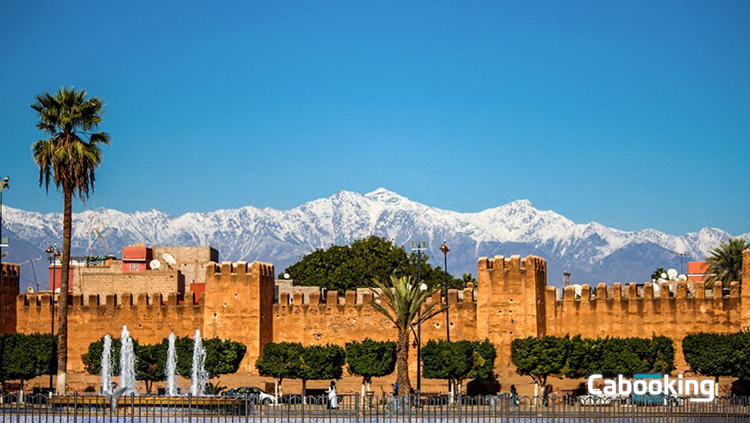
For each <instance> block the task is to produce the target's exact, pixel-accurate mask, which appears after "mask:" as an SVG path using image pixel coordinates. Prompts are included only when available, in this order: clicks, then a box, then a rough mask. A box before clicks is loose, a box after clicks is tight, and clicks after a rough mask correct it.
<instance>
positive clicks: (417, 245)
mask: <svg viewBox="0 0 750 423" xmlns="http://www.w3.org/2000/svg"><path fill="white" fill-rule="evenodd" d="M410 244H411V249H412V251H416V252H417V286H419V290H420V291H422V292H424V291H426V290H427V285H425V284H423V283H422V251H424V250H426V249H427V242H425V241H417V242H414V241H412V242H411V243H410ZM418 313H419V318H418V319H419V323H418V324H417V339H416V341H417V394H419V393H420V392H422V355H421V354H422V319H421V317H422V307H419V312H418Z"/></svg>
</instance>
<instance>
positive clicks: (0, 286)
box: [0, 176, 10, 333]
mask: <svg viewBox="0 0 750 423" xmlns="http://www.w3.org/2000/svg"><path fill="white" fill-rule="evenodd" d="M9 188H10V185H9V184H8V177H7V176H3V181H2V182H0V315H2V318H1V319H0V333H2V332H3V324H4V323H5V313H4V309H5V304H3V297H4V295H3V293H4V292H5V283H4V281H3V277H2V272H3V270H2V269H3V247H7V246H8V238H7V237H3V191H5V190H6V189H9Z"/></svg>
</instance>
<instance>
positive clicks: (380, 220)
mask: <svg viewBox="0 0 750 423" xmlns="http://www.w3.org/2000/svg"><path fill="white" fill-rule="evenodd" d="M3 210H4V211H3V227H4V230H3V235H6V236H9V238H10V248H9V249H8V250H7V251H8V256H7V258H4V259H3V260H4V261H13V262H16V263H22V269H21V274H22V286H23V287H24V288H23V289H25V287H28V286H34V284H35V283H39V284H41V285H42V286H45V284H46V272H45V267H46V258H45V257H44V256H45V254H44V249H45V248H46V247H47V246H48V245H58V246H59V245H61V239H62V214H59V213H47V214H45V213H37V212H32V211H24V210H20V209H15V208H11V207H7V206H5V207H4V209H3ZM73 228H74V232H73V254H74V255H84V254H86V253H87V252H88V251H95V252H96V254H98V255H104V254H115V255H117V256H118V257H119V256H120V254H121V249H122V247H123V246H124V245H129V244H132V243H146V244H147V245H185V246H190V245H210V246H213V247H214V248H216V249H217V250H218V251H219V254H220V257H221V259H222V260H233V261H237V260H245V261H248V262H250V261H253V260H261V261H267V262H271V263H274V264H275V266H276V271H277V273H281V272H283V270H284V269H285V268H286V267H287V266H289V265H291V264H293V263H294V262H296V261H298V260H299V259H300V258H301V257H302V256H303V255H305V254H307V253H309V252H311V251H313V250H315V249H317V248H327V247H329V246H331V245H334V244H337V245H343V244H348V243H350V242H352V241H353V240H356V239H359V238H363V237H366V236H368V235H377V236H381V237H385V238H388V239H391V240H393V241H394V242H395V243H396V244H398V245H406V246H407V248H408V245H409V241H411V240H422V241H427V242H428V244H429V249H428V251H427V254H428V255H429V257H430V261H431V262H432V263H434V264H437V265H442V261H443V257H442V253H441V252H440V251H439V246H440V244H441V243H442V242H443V240H445V241H446V242H447V244H448V246H449V247H450V253H449V254H448V270H449V271H450V272H451V273H453V274H456V275H461V274H462V273H472V274H474V275H476V262H477V258H478V257H482V256H489V257H492V256H495V255H498V254H501V255H506V256H508V255H512V254H520V255H522V256H525V255H527V254H535V255H538V256H541V257H544V258H545V259H547V261H548V283H549V284H551V285H556V286H560V285H561V284H562V272H563V271H564V270H568V271H570V272H571V273H572V278H571V279H572V282H573V283H588V284H596V283H599V282H608V283H612V282H630V281H645V280H648V279H649V277H650V274H651V272H652V271H653V270H654V269H656V268H657V267H664V268H670V267H673V268H675V269H677V270H678V271H679V270H681V259H682V260H683V261H684V267H685V269H686V268H687V261H689V260H703V259H704V258H705V257H706V255H707V254H708V253H709V252H710V250H711V249H713V248H715V247H716V246H718V245H719V244H720V243H721V242H724V241H726V240H728V239H729V238H731V237H732V235H730V234H729V233H727V232H725V231H723V230H721V229H717V228H703V229H701V230H699V231H697V232H690V233H686V234H684V235H681V236H673V235H668V234H665V233H663V232H660V231H658V230H654V229H644V230H640V231H623V230H618V229H614V228H609V227H606V226H604V225H601V224H599V223H596V222H591V223H584V224H580V223H575V222H573V221H571V220H570V219H567V218H565V217H564V216H562V215H560V214H558V213H555V212H553V211H549V210H538V209H536V208H535V207H534V206H533V205H532V204H531V202H530V201H528V200H518V201H514V202H511V203H508V204H505V205H502V206H500V207H496V208H491V209H487V210H484V211H480V212H477V213H460V212H455V211H450V210H442V209H439V208H435V207H431V206H427V205H424V204H421V203H418V202H415V201H411V200H409V199H408V198H405V197H403V196H401V195H399V194H397V193H394V192H392V191H388V190H386V189H384V188H379V189H377V190H375V191H373V192H370V193H367V194H360V193H356V192H351V191H340V192H337V193H336V194H334V195H332V196H330V197H328V198H321V199H318V200H314V201H310V202H307V203H304V204H302V205H300V206H298V207H295V208H293V209H290V210H276V209H271V208H263V209H260V208H256V207H250V206H248V207H242V208H238V209H227V210H216V211H212V212H207V213H186V214H183V215H181V216H171V215H168V214H165V213H162V212H160V211H157V210H149V211H144V212H134V213H123V212H119V211H117V210H112V209H96V210H86V211H84V212H82V213H76V214H74V216H73ZM97 232H98V233H99V234H100V235H101V236H97V235H96V233H97ZM738 236H740V237H743V238H745V239H747V240H750V233H746V234H741V235H738ZM680 254H682V256H681V255H680ZM30 265H33V266H30Z"/></svg>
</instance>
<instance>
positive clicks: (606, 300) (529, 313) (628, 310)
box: [2, 250, 750, 384]
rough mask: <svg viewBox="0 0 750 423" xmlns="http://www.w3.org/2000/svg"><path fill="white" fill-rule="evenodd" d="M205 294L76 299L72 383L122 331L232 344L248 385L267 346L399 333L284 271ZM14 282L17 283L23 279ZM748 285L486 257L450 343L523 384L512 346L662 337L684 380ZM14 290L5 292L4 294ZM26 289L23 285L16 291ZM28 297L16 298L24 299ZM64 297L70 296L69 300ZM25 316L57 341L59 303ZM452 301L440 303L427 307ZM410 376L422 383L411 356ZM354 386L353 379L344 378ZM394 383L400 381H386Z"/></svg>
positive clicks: (748, 278)
mask: <svg viewBox="0 0 750 423" xmlns="http://www.w3.org/2000/svg"><path fill="white" fill-rule="evenodd" d="M205 269H206V270H205V272H206V274H205V291H202V293H201V294H200V296H198V295H197V294H195V293H194V292H189V293H174V294H169V295H163V294H161V293H154V294H147V293H139V294H137V295H132V294H110V295H71V296H70V306H69V307H70V308H69V320H70V325H69V332H68V333H69V341H68V348H69V351H70V355H69V374H70V380H71V383H72V384H75V383H76V380H77V379H78V380H80V379H81V378H82V377H83V375H84V368H83V363H82V362H81V354H83V353H84V352H86V350H87V348H88V345H89V344H90V343H91V342H94V341H96V340H98V339H101V338H102V336H104V334H107V333H109V334H111V335H113V336H115V337H117V336H119V333H120V330H121V328H122V326H123V325H127V326H128V329H129V330H130V332H131V335H132V336H133V337H134V338H136V339H137V340H138V341H139V342H141V343H155V342H160V341H161V340H162V339H163V338H165V337H166V336H167V335H168V334H169V333H170V332H174V333H175V334H176V335H178V336H193V334H194V332H195V330H196V329H201V332H202V334H203V336H204V337H220V338H230V339H233V340H235V341H239V342H242V343H244V344H245V345H246V346H247V348H248V349H247V355H246V357H245V359H244V361H243V363H242V365H241V368H240V376H241V375H246V376H247V377H252V376H256V375H257V372H256V370H255V367H254V363H255V360H256V358H257V357H258V355H259V354H260V352H261V350H262V348H263V345H265V344H266V343H268V342H281V341H290V342H301V343H303V344H306V345H310V344H325V343H333V344H338V345H342V346H343V345H344V344H345V343H346V342H348V341H351V340H361V339H364V338H366V337H369V338H373V339H376V340H385V339H390V340H395V338H396V334H395V331H394V330H393V329H392V328H391V326H390V323H389V322H387V321H386V319H385V318H384V317H382V316H381V315H380V314H378V313H377V312H376V311H375V310H374V309H373V308H372V307H371V306H370V303H371V302H373V301H377V298H373V295H372V293H369V292H364V293H363V292H362V291H360V293H359V294H358V293H357V292H355V291H347V292H336V291H328V292H325V293H324V295H321V294H320V293H317V292H313V293H311V294H309V295H306V296H305V295H303V294H302V293H294V294H293V295H290V294H289V293H285V292H283V293H280V294H279V295H278V299H277V300H274V267H273V265H271V264H265V263H258V262H255V263H252V264H247V263H244V262H238V263H229V262H223V263H221V264H220V265H219V264H216V263H209V264H207V265H206V266H205ZM14 272H15V273H14ZM743 275H745V276H744V280H743V281H737V282H732V283H730V284H728V286H723V285H719V284H716V285H714V287H713V289H706V288H705V286H704V285H703V283H702V282H694V283H692V285H690V286H689V285H688V284H687V283H685V282H679V283H677V284H676V286H675V287H673V288H672V289H670V287H669V284H662V285H661V286H660V287H659V288H660V289H658V292H656V290H654V286H653V285H652V284H651V283H645V284H625V285H620V284H614V285H610V286H607V285H605V284H600V285H598V286H596V287H589V286H586V285H584V286H583V287H582V289H581V290H580V295H577V294H576V292H575V291H574V290H573V288H572V287H568V288H566V289H565V290H564V292H559V290H558V289H556V288H554V287H550V286H547V264H546V261H545V260H544V259H542V258H539V257H534V256H528V257H526V258H520V257H518V256H512V257H503V256H496V257H494V258H480V259H479V261H478V277H477V286H475V287H470V288H467V289H465V290H460V291H459V290H450V291H449V294H448V298H447V303H448V311H449V314H450V336H451V340H459V339H485V338H488V339H489V340H490V341H491V342H493V343H494V344H495V346H496V348H497V351H498V358H497V360H496V373H497V374H498V377H499V379H500V381H501V382H502V381H503V379H504V378H507V377H510V376H513V375H514V370H513V367H512V365H511V364H510V343H511V341H512V340H513V339H516V338H522V337H528V336H544V335H559V336H562V335H566V334H570V335H582V336H585V337H597V336H600V337H605V336H621V337H626V336H639V337H643V336H651V335H652V334H654V335H666V336H669V337H671V338H672V339H673V340H674V341H675V347H676V350H677V351H676V358H677V366H678V370H680V371H684V370H686V364H685V362H684V359H683V357H682V351H681V340H682V338H683V337H684V336H685V335H687V334H689V333H694V332H735V331H738V330H740V329H742V328H748V327H750V286H749V285H750V250H748V251H745V252H744V255H743ZM3 278H9V279H10V280H15V283H16V284H17V279H18V268H17V266H14V265H5V264H4V265H3ZM4 286H5V285H4ZM16 287H17V285H16ZM16 292H17V288H16ZM58 295H59V294H58ZM2 297H3V299H4V300H6V301H7V300H11V301H15V309H14V311H15V315H14V316H8V315H6V314H3V319H2V324H3V326H4V327H5V326H7V325H9V324H10V322H15V330H16V331H18V332H21V333H32V332H42V333H45V332H46V333H49V330H50V324H51V322H50V316H51V303H50V302H51V300H52V296H51V295H50V294H26V293H24V294H20V295H18V296H17V298H8V297H9V296H8V295H6V293H5V291H3V295H2ZM439 301H444V299H441V295H440V294H435V295H434V296H433V297H432V298H430V299H429V300H428V304H431V303H435V302H439ZM445 324H446V319H445V314H440V315H438V316H436V317H434V318H433V319H431V320H429V321H427V322H426V323H424V324H423V325H422V334H423V343H424V342H427V341H428V340H430V339H444V338H445ZM410 356H411V358H412V363H411V367H412V369H413V372H416V354H415V353H414V351H413V350H412V354H410ZM345 377H348V376H345ZM386 381H387V383H390V382H391V379H389V378H388V379H386Z"/></svg>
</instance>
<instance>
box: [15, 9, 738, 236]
mask: <svg viewBox="0 0 750 423" xmlns="http://www.w3.org/2000/svg"><path fill="white" fill-rule="evenodd" d="M748 22H750V2H748V1H737V2H731V1H716V2H709V1H695V2H691V1H674V2H667V1H659V2H653V1H644V2H636V1H632V0H628V1H621V2H614V1H585V2H579V1H556V2H553V1H514V2H498V1H494V2H488V3H481V2H455V3H448V2H435V1H429V2H403V1H399V2H385V1H377V2H372V3H371V4H366V3H365V2H359V1H355V2H352V1H346V2H335V1H326V2H320V1H318V2H306V3H294V2H285V1H282V2H280V1H275V2H269V3H259V2H223V1H222V2H188V1H178V2H161V1H159V2H135V1H127V2H104V1H95V2H40V1H34V2H30V1H4V2H2V3H0V81H2V83H1V84H0V128H2V130H1V131H0V143H1V146H2V149H1V152H0V154H1V155H0V173H2V174H8V175H10V176H11V178H12V182H11V183H12V187H11V191H9V192H6V193H5V196H4V199H5V201H6V204H7V205H10V206H14V207H20V208H24V209H28V210H36V211H44V212H48V211H60V210H61V209H62V199H61V196H60V195H59V194H58V193H56V192H50V195H49V196H47V195H45V194H44V191H43V190H41V189H40V188H39V187H38V185H37V184H38V179H37V178H38V173H37V170H36V168H35V165H34V163H33V161H32V160H31V155H30V145H31V143H32V142H33V141H34V140H36V139H38V138H39V137H40V136H41V133H39V132H38V131H37V130H36V128H35V127H34V122H35V116H34V113H33V111H32V110H31V109H30V108H29V104H30V103H32V102H33V98H34V95H35V94H36V93H39V92H42V91H53V90H56V89H57V88H59V87H61V86H63V85H73V86H75V87H77V88H86V89H87V90H88V91H89V92H90V93H91V94H93V95H97V96H100V97H102V98H103V99H104V100H105V102H106V104H107V106H106V113H105V122H104V124H103V125H102V127H101V129H103V130H105V131H108V132H110V133H111V136H112V143H113V144H112V146H111V147H109V148H106V149H105V151H104V155H105V156H104V157H105V159H104V164H103V166H102V167H101V168H100V169H99V171H98V174H97V186H96V194H95V197H94V199H93V200H91V201H90V202H89V207H110V208H116V209H119V210H123V211H134V210H146V209H151V208H155V209H158V210H162V211H165V212H168V213H172V214H180V213H183V212H186V211H208V210H214V209H218V208H234V207H240V206H244V205H254V206H259V207H266V206H268V207H274V208H281V209H284V208H290V207H294V206H296V205H298V204H300V203H302V202H304V201H308V200H311V199H315V198H318V197H323V196H328V195H330V194H332V193H334V192H336V191H338V190H341V189H347V190H354V191H360V192H367V191H370V190H373V189H375V188H377V187H380V186H383V187H386V188H388V189H391V190H393V191H396V192H399V193H401V194H403V195H406V196H408V197H410V198H412V199H414V200H417V201H421V202H423V203H426V204H430V205H434V206H438V207H442V208H447V209H454V210H460V211H478V210H482V209H485V208H489V207H494V206H498V205H501V204H504V203H506V202H508V201H512V200H515V199H520V198H528V199H530V200H531V201H532V202H533V203H534V204H535V206H537V207H538V208H542V209H553V210H555V211H557V212H559V213H562V214H564V215H566V216H568V217H570V218H572V219H574V220H576V221H579V222H587V221H591V220H596V221H599V222H601V223H603V224H606V225H609V226H615V227H618V228H622V229H629V230H630V229H640V228H645V227H655V228H658V229H661V230H665V231H667V232H670V233H682V232H685V231H689V230H696V229H698V228H700V227H702V226H717V227H721V228H723V229H726V230H728V231H730V232H732V233H735V234H737V233H741V232H747V231H750V219H748V213H747V211H748V209H750V195H748V186H750V184H749V183H748V182H749V181H750V167H749V164H750V143H749V142H748V141H750V25H749V24H748ZM80 209H81V207H80V206H79V207H78V210H80Z"/></svg>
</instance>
